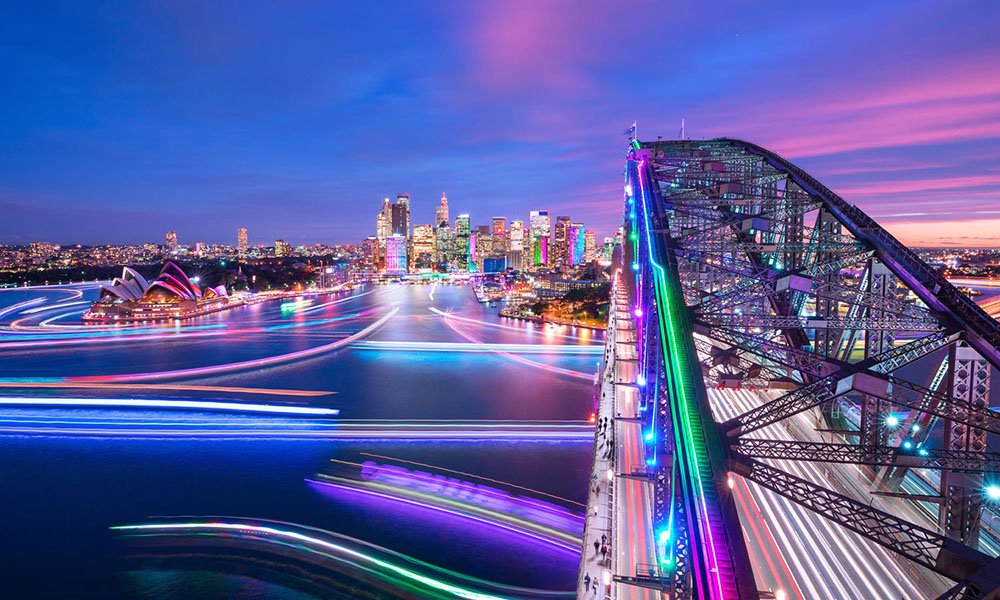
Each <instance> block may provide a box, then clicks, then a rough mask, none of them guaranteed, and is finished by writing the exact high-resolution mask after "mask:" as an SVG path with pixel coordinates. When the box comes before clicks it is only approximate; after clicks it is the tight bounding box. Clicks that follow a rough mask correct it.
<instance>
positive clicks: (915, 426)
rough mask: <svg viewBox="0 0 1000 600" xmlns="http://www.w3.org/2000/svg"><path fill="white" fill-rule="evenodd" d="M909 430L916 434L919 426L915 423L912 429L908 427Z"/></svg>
mask: <svg viewBox="0 0 1000 600" xmlns="http://www.w3.org/2000/svg"><path fill="white" fill-rule="evenodd" d="M910 430H911V431H913V433H916V432H918V431H920V425H917V424H916V423H914V424H913V427H910Z"/></svg>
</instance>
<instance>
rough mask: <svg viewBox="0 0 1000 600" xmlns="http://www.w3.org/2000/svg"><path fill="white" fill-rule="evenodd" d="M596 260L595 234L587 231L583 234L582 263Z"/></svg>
mask: <svg viewBox="0 0 1000 600" xmlns="http://www.w3.org/2000/svg"><path fill="white" fill-rule="evenodd" d="M596 259H597V234H596V233H594V232H593V231H591V230H587V231H585V232H584V234H583V261H584V262H588V263H589V262H591V261H593V260H596Z"/></svg>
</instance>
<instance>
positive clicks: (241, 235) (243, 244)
mask: <svg viewBox="0 0 1000 600" xmlns="http://www.w3.org/2000/svg"><path fill="white" fill-rule="evenodd" d="M236 250H237V252H239V253H240V254H246V253H247V228H246V227H240V228H239V229H237V230H236Z"/></svg>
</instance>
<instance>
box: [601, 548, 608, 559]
mask: <svg viewBox="0 0 1000 600" xmlns="http://www.w3.org/2000/svg"><path fill="white" fill-rule="evenodd" d="M607 559H608V547H607V546H601V560H607Z"/></svg>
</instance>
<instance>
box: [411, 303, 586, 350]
mask: <svg viewBox="0 0 1000 600" xmlns="http://www.w3.org/2000/svg"><path fill="white" fill-rule="evenodd" d="M430 310H431V312H433V313H436V314H438V315H441V316H442V317H447V318H449V319H455V320H458V321H465V322H466V323H475V324H476V325H483V326H485V327H496V328H497V329H509V330H511V331H517V332H519V333H530V334H534V335H544V336H546V337H548V336H555V337H563V338H567V339H571V340H582V341H589V340H590V337H589V336H588V337H581V336H578V335H570V334H568V333H556V332H550V331H535V330H533V329H532V328H530V327H513V326H511V325H502V324H500V323H490V322H489V321H480V320H478V319H470V318H469V317H460V316H458V315H456V314H454V313H450V312H445V311H443V310H440V309H437V308H435V307H433V306H432V307H430ZM567 327H573V326H572V325H568V326H567ZM588 331H589V330H588ZM597 345H598V346H601V345H600V344H597ZM601 347H603V346H601Z"/></svg>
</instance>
